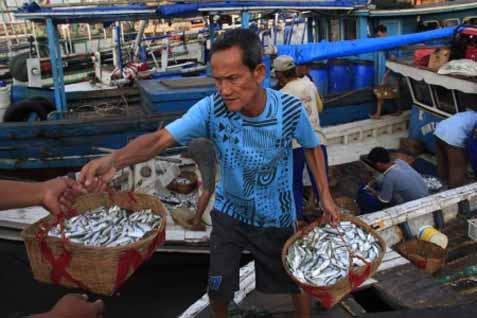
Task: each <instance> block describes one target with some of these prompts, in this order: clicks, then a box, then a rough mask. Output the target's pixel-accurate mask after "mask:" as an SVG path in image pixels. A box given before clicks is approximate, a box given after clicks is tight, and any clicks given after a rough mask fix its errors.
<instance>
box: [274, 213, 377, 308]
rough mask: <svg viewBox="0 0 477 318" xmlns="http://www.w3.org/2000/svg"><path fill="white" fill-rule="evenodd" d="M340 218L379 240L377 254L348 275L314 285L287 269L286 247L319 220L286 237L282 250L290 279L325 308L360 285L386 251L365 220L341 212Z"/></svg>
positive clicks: (284, 264) (308, 230)
mask: <svg viewBox="0 0 477 318" xmlns="http://www.w3.org/2000/svg"><path fill="white" fill-rule="evenodd" d="M341 219H342V220H343V221H351V222H352V223H354V224H355V225H357V226H359V227H360V228H362V229H363V230H364V231H365V232H368V233H371V234H372V235H373V236H374V237H375V238H376V239H377V240H378V242H379V245H380V246H381V249H380V252H379V255H378V256H377V257H376V258H375V259H374V260H373V261H372V262H371V263H368V264H367V265H363V266H361V267H359V268H356V269H353V270H352V271H350V272H349V273H348V276H346V277H343V278H342V279H340V280H339V281H338V282H337V283H336V284H334V285H327V286H314V285H310V284H306V283H302V282H301V281H299V280H298V279H296V278H295V277H294V276H293V274H292V273H291V272H290V270H289V269H288V265H287V260H286V256H287V254H288V248H289V247H290V246H291V245H292V244H293V243H294V242H295V241H296V240H297V239H299V238H301V237H302V236H303V235H305V234H307V233H308V232H310V231H311V230H312V229H313V228H315V227H316V226H320V225H321V224H322V221H321V220H317V221H315V222H313V223H310V224H309V225H308V226H306V227H305V228H304V229H302V230H300V231H298V232H297V233H295V234H294V235H293V236H292V237H290V238H289V239H288V241H287V242H286V243H285V246H284V247H283V250H282V262H283V266H284V267H285V271H286V272H287V273H288V275H289V276H290V277H291V278H292V280H293V281H294V282H295V283H297V284H298V285H299V286H300V287H301V288H302V289H303V290H304V291H305V292H307V293H308V294H310V295H311V296H313V297H316V298H317V299H318V300H319V301H320V302H321V304H322V305H323V306H324V307H325V308H331V307H333V306H334V305H335V304H337V303H338V302H339V301H340V300H341V299H343V297H345V296H346V295H347V294H349V293H350V292H351V291H352V290H353V289H355V288H357V287H358V286H359V285H361V284H362V283H363V282H364V281H365V280H366V279H368V278H369V277H371V276H372V275H373V274H374V273H375V272H376V270H377V269H378V267H379V265H380V264H381V261H382V259H383V257H384V252H385V251H386V244H385V242H384V240H383V239H382V238H381V237H380V236H379V235H378V234H377V233H376V232H375V231H374V230H373V229H372V228H371V227H370V226H369V225H368V224H366V223H365V222H363V221H361V220H360V219H359V218H357V217H354V216H352V215H346V214H341Z"/></svg>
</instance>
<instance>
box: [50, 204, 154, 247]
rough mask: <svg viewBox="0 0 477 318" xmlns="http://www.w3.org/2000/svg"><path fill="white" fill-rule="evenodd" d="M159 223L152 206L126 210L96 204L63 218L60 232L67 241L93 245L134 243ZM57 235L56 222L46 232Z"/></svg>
mask: <svg viewBox="0 0 477 318" xmlns="http://www.w3.org/2000/svg"><path fill="white" fill-rule="evenodd" d="M160 224H161V217H160V216H159V215H156V214H154V213H152V210H150V209H147V210H140V211H135V212H133V213H128V210H126V209H122V208H120V207H119V206H117V205H114V206H112V207H110V208H105V207H100V208H97V209H95V210H92V211H88V212H85V213H83V214H80V215H77V216H74V217H72V218H70V219H67V220H65V221H64V234H65V236H66V238H68V239H69V240H70V241H71V242H74V243H80V244H83V245H88V246H95V247H115V246H123V245H128V244H131V243H134V242H136V241H138V240H140V239H141V238H142V237H144V236H145V235H146V234H147V233H149V232H150V231H152V230H154V229H156V228H158V227H159V225H160ZM48 235H49V236H54V237H61V228H60V225H59V224H58V225H56V226H54V227H53V228H51V229H50V231H49V232H48Z"/></svg>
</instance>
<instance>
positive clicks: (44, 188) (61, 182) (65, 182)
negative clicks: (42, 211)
mask: <svg viewBox="0 0 477 318" xmlns="http://www.w3.org/2000/svg"><path fill="white" fill-rule="evenodd" d="M80 193H86V190H85V189H84V188H83V187H82V186H81V185H80V184H79V183H78V182H76V181H75V180H73V179H70V178H68V177H59V178H55V179H52V180H48V181H45V182H43V183H42V184H41V198H42V199H41V204H42V205H43V206H44V207H45V208H46V209H47V210H48V211H49V212H50V213H52V214H55V215H57V214H60V213H61V212H66V211H68V210H69V209H70V208H71V204H72V203H73V201H74V199H75V198H76V196H77V195H78V194H80Z"/></svg>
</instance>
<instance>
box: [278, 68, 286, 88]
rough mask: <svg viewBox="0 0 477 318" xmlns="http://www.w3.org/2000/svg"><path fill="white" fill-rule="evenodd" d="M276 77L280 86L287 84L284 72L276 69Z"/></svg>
mask: <svg viewBox="0 0 477 318" xmlns="http://www.w3.org/2000/svg"><path fill="white" fill-rule="evenodd" d="M275 77H276V79H277V81H278V84H280V86H285V85H286V84H287V81H286V78H285V76H284V75H283V72H279V71H275Z"/></svg>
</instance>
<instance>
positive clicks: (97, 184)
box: [79, 155, 116, 192]
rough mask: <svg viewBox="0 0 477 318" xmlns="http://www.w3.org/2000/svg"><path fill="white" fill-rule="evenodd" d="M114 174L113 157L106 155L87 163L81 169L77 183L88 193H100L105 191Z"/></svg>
mask: <svg viewBox="0 0 477 318" xmlns="http://www.w3.org/2000/svg"><path fill="white" fill-rule="evenodd" d="M115 173H116V168H115V167H114V164H113V156H112V155H108V156H105V157H102V158H99V159H96V160H93V161H90V162H88V163H87V164H86V165H85V166H84V167H83V169H81V172H80V179H79V181H80V182H81V183H82V184H83V185H84V186H85V187H86V189H87V190H88V191H89V192H100V191H104V190H105V189H106V186H107V184H108V183H109V182H110V181H111V179H112V178H113V176H114V174H115Z"/></svg>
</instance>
